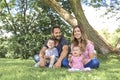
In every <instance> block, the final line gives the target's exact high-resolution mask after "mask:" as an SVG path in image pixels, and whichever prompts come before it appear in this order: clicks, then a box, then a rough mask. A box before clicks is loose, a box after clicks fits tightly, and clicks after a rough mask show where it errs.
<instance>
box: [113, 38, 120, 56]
mask: <svg viewBox="0 0 120 80" xmlns="http://www.w3.org/2000/svg"><path fill="white" fill-rule="evenodd" d="M114 51H115V52H117V53H118V54H120V38H119V39H118V42H117V45H116V48H115V50H114Z"/></svg>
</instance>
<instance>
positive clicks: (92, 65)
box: [84, 58, 100, 69]
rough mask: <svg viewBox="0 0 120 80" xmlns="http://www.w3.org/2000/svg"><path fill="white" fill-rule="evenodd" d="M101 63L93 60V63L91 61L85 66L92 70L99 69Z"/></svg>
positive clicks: (95, 59)
mask: <svg viewBox="0 0 120 80" xmlns="http://www.w3.org/2000/svg"><path fill="white" fill-rule="evenodd" d="M99 65H100V62H99V60H98V59H97V58H93V59H92V60H91V61H89V62H88V63H87V64H85V65H84V67H85V68H86V67H90V68H91V69H96V68H99Z"/></svg>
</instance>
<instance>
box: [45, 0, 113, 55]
mask: <svg viewBox="0 0 120 80" xmlns="http://www.w3.org/2000/svg"><path fill="white" fill-rule="evenodd" d="M43 2H44V3H45V4H48V6H50V7H52V8H53V9H54V10H55V11H56V12H57V13H58V14H59V15H60V16H61V17H62V18H63V19H64V20H65V21H66V22H68V23H69V24H70V25H71V26H75V25H77V21H78V24H81V25H83V27H82V28H83V29H84V30H85V33H86V34H87V36H88V38H89V39H90V40H91V41H93V42H94V44H95V48H96V49H97V50H98V51H99V52H100V53H102V54H106V53H109V52H112V51H113V48H112V47H111V46H110V45H109V44H108V43H107V42H106V41H104V39H103V38H102V37H101V36H100V35H99V34H98V33H97V32H96V30H94V29H93V28H92V27H91V25H90V24H89V23H88V21H87V19H86V17H85V15H84V12H83V10H82V6H81V4H80V0H69V2H70V5H71V8H72V10H73V13H74V14H75V16H76V18H77V21H76V18H74V17H73V16H72V15H71V14H69V13H68V12H67V11H66V10H64V9H63V8H62V7H61V6H60V4H59V3H58V2H56V0H43Z"/></svg>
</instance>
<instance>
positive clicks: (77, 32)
mask: <svg viewBox="0 0 120 80" xmlns="http://www.w3.org/2000/svg"><path fill="white" fill-rule="evenodd" d="M73 35H74V37H75V38H76V39H80V38H81V31H80V29H79V28H78V27H76V28H75V29H74V31H73Z"/></svg>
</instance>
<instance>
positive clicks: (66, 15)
mask: <svg viewBox="0 0 120 80" xmlns="http://www.w3.org/2000/svg"><path fill="white" fill-rule="evenodd" d="M42 1H43V2H44V3H45V4H47V5H48V6H50V7H52V8H53V9H54V10H55V11H56V12H57V13H58V14H59V15H60V16H61V17H62V18H63V19H64V20H65V21H66V22H68V23H69V24H70V25H71V26H75V25H77V20H76V18H75V17H73V16H72V15H71V14H70V13H69V12H68V11H66V10H65V9H63V8H62V7H61V6H60V4H59V3H58V2H56V0H42Z"/></svg>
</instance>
